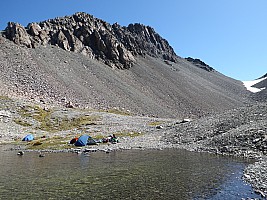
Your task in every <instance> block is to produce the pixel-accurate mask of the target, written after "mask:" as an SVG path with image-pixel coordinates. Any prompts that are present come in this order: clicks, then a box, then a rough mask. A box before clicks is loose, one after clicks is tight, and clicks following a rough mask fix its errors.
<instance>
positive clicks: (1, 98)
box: [0, 96, 11, 100]
mask: <svg viewBox="0 0 267 200" xmlns="http://www.w3.org/2000/svg"><path fill="white" fill-rule="evenodd" d="M0 100H11V99H10V98H9V97H8V96H0Z"/></svg>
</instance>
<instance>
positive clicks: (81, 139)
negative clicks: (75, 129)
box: [74, 135, 91, 146]
mask: <svg viewBox="0 0 267 200" xmlns="http://www.w3.org/2000/svg"><path fill="white" fill-rule="evenodd" d="M89 138H91V137H90V136H89V135H82V136H80V137H79V138H78V140H77V141H76V142H75V143H74V145H75V146H86V145H87V142H88V139H89Z"/></svg>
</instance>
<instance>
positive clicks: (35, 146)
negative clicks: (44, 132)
mask: <svg viewBox="0 0 267 200" xmlns="http://www.w3.org/2000/svg"><path fill="white" fill-rule="evenodd" d="M69 141H70V138H64V137H52V138H45V139H38V140H34V141H32V142H30V143H28V144H27V148H28V149H31V150H61V149H69V148H72V146H71V145H69V144H68V143H69Z"/></svg>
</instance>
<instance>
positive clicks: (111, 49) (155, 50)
mask: <svg viewBox="0 0 267 200" xmlns="http://www.w3.org/2000/svg"><path fill="white" fill-rule="evenodd" d="M4 36H5V37H6V38H8V39H9V40H11V41H13V42H15V43H16V44H20V45H24V46H26V47H29V48H35V47H37V46H38V45H47V44H50V45H56V46H58V47H60V48H62V49H64V50H67V51H74V52H80V53H82V54H84V55H86V56H88V57H90V58H93V59H97V60H100V61H102V62H104V63H105V64H107V65H109V66H110V67H117V68H119V69H125V68H129V67H131V66H132V64H133V63H134V62H135V57H136V56H137V55H142V56H145V55H149V56H152V57H159V58H162V59H164V60H168V61H172V62H176V61H177V56H176V54H175V53H174V51H173V49H172V47H171V46H170V45H169V44H168V42H167V41H166V40H165V39H163V38H162V37H161V36H160V35H159V34H157V33H156V32H155V31H154V29H153V28H151V27H149V26H144V25H141V24H130V25H129V26H128V27H122V26H120V25H118V24H117V23H115V24H113V25H111V24H109V23H107V22H105V21H103V20H100V19H97V18H94V17H93V16H91V15H89V14H86V13H76V14H74V15H72V16H66V17H63V18H55V19H50V20H47V21H43V22H40V23H30V24H29V25H28V26H27V27H26V28H25V27H23V26H22V25H20V24H18V23H13V22H9V23H8V25H7V27H6V29H5V31H4Z"/></svg>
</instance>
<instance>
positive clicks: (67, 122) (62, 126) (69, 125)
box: [40, 116, 99, 132]
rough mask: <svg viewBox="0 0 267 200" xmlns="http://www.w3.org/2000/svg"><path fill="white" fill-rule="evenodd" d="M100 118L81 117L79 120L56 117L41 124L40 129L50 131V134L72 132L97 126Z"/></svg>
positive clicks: (46, 119)
mask: <svg viewBox="0 0 267 200" xmlns="http://www.w3.org/2000/svg"><path fill="white" fill-rule="evenodd" d="M98 119H99V118H98V117H96V116H80V117H77V118H71V119H69V118H67V117H66V116H65V117H62V118H59V117H56V118H53V119H51V118H45V119H44V120H43V121H40V122H41V126H40V129H41V130H44V131H50V132H55V131H65V130H71V129H74V128H78V129H80V128H83V127H84V126H88V125H95V124H96V121H97V120H98Z"/></svg>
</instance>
